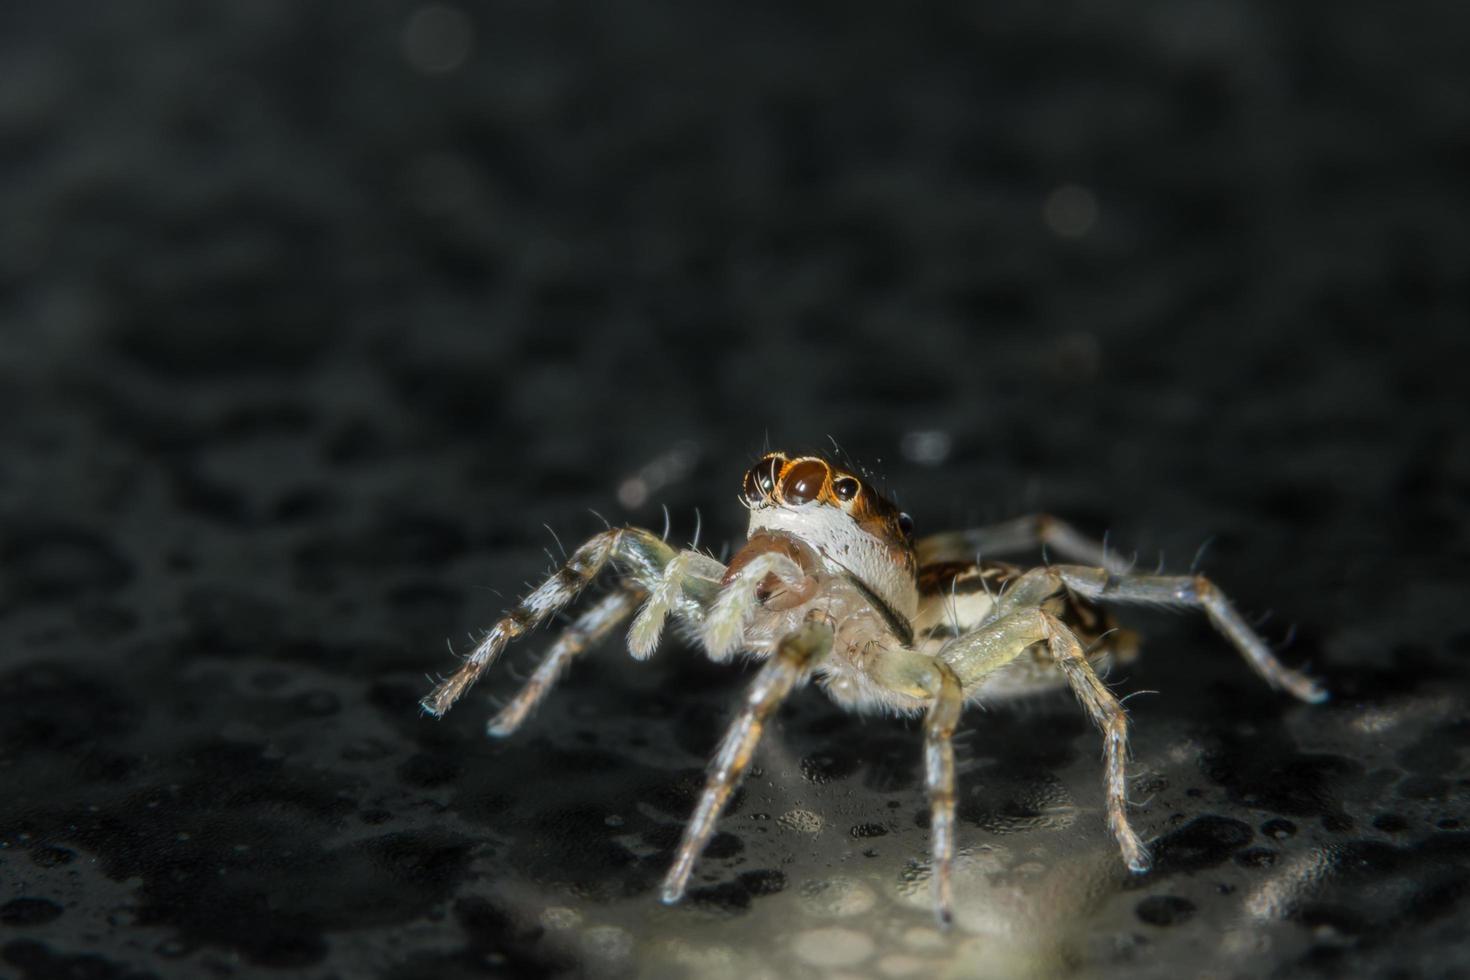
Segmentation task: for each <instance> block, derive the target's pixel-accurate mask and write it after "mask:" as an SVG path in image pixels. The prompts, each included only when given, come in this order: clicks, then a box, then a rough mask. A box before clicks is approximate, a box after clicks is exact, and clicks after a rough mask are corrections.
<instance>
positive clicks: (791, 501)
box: [742, 453, 918, 568]
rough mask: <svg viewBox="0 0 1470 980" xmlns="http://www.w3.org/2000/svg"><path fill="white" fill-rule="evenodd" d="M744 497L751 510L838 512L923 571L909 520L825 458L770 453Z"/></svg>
mask: <svg viewBox="0 0 1470 980" xmlns="http://www.w3.org/2000/svg"><path fill="white" fill-rule="evenodd" d="M742 497H743V499H744V501H745V503H746V505H747V506H749V507H802V506H806V505H808V504H816V505H819V506H823V507H835V508H837V509H838V510H840V511H842V512H844V513H846V514H847V515H848V516H849V517H851V518H852V520H853V522H854V523H856V524H857V525H858V526H859V527H860V528H862V529H863V530H864V531H866V532H867V533H868V534H871V535H872V536H873V537H875V538H878V539H879V540H881V541H883V542H885V543H886V544H888V545H889V547H890V548H892V549H893V550H894V552H895V555H896V556H898V557H899V558H900V559H901V560H902V561H903V562H904V563H905V564H907V565H908V566H909V567H911V568H916V567H917V565H918V563H917V560H916V559H915V558H914V551H913V543H914V525H913V520H912V519H911V518H910V517H909V515H907V514H905V513H903V512H902V511H900V510H899V509H898V507H897V506H895V505H894V504H893V502H892V501H890V500H889V499H888V498H887V497H884V496H883V495H882V494H881V493H879V492H878V491H877V490H876V489H875V488H874V487H872V486H869V485H868V484H867V483H866V482H864V481H863V480H862V479H861V478H860V477H858V476H857V475H855V474H853V473H849V472H847V471H846V470H842V469H838V468H837V467H835V466H833V465H832V464H831V463H830V462H828V461H827V460H825V459H823V458H821V457H820V456H798V457H796V458H789V457H787V456H786V454H785V453H767V454H766V455H764V456H762V457H761V459H760V461H759V462H757V463H756V464H755V465H754V466H752V467H751V468H750V470H749V471H747V472H746V474H745V484H744V492H743V494H742Z"/></svg>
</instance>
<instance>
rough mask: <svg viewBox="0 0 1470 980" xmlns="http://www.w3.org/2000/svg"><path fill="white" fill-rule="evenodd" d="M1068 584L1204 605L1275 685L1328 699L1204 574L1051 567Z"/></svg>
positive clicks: (1088, 593)
mask: <svg viewBox="0 0 1470 980" xmlns="http://www.w3.org/2000/svg"><path fill="white" fill-rule="evenodd" d="M1047 571H1048V572H1050V573H1051V574H1052V575H1054V576H1055V578H1056V582H1057V585H1058V587H1061V586H1065V587H1067V588H1069V589H1071V590H1072V591H1073V592H1076V593H1077V594H1078V595H1080V596H1083V597H1084V598H1087V599H1091V600H1094V601H1096V602H1134V603H1143V604H1152V605H1168V606H1190V607H1193V608H1195V609H1202V610H1204V613H1205V615H1206V616H1208V617H1209V619H1210V624H1211V625H1212V626H1214V627H1215V629H1217V630H1219V631H1220V632H1221V633H1223V634H1224V635H1225V638H1226V639H1228V640H1229V641H1230V642H1231V644H1232V645H1233V646H1234V647H1235V649H1236V650H1238V651H1240V654H1241V656H1243V657H1245V659H1246V661H1247V662H1249V663H1250V665H1251V666H1252V667H1253V668H1255V671H1256V673H1258V674H1260V675H1261V677H1263V678H1265V680H1266V683H1267V684H1270V685H1271V686H1272V687H1277V688H1281V689H1283V690H1285V691H1286V692H1287V693H1289V694H1291V695H1293V696H1295V697H1297V698H1300V699H1301V700H1303V701H1306V702H1309V703H1311V704H1320V703H1321V702H1323V701H1326V700H1327V697H1328V694H1327V689H1326V688H1325V687H1323V686H1322V685H1321V684H1318V683H1317V682H1316V681H1314V680H1313V679H1312V678H1310V677H1308V676H1307V675H1306V674H1303V673H1301V672H1300V671H1297V670H1293V669H1291V668H1290V667H1288V666H1286V665H1285V664H1283V663H1282V662H1281V661H1280V660H1278V659H1276V654H1274V653H1273V652H1271V648H1270V647H1269V646H1267V645H1266V641H1265V640H1263V639H1261V637H1260V636H1259V635H1258V634H1257V633H1256V631H1255V630H1253V629H1251V628H1250V626H1248V625H1247V624H1246V621H1245V620H1244V619H1242V618H1241V616H1240V613H1239V612H1237V611H1236V609H1235V607H1234V606H1233V605H1231V603H1230V600H1229V599H1228V598H1226V597H1225V593H1223V592H1221V591H1220V589H1219V588H1218V587H1217V586H1216V585H1215V584H1214V583H1213V582H1211V581H1210V580H1209V579H1207V578H1205V577H1204V576H1203V575H1114V574H1112V573H1110V572H1108V571H1107V570H1106V569H1102V568H1084V567H1082V566H1080V565H1053V566H1052V567H1051V568H1049V569H1047Z"/></svg>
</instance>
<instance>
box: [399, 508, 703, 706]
mask: <svg viewBox="0 0 1470 980" xmlns="http://www.w3.org/2000/svg"><path fill="white" fill-rule="evenodd" d="M674 553H675V552H674V549H673V548H671V547H670V546H669V545H667V544H665V543H664V542H663V541H662V540H660V539H659V538H658V537H657V536H656V535H654V534H653V533H652V532H650V531H645V530H643V529H642V528H633V527H621V528H614V529H612V530H608V531H603V532H601V533H599V534H595V535H593V536H592V537H591V538H589V539H588V540H587V542H586V543H585V544H583V545H582V546H581V547H580V548H578V549H577V550H576V551H575V552H573V554H572V556H571V557H570V558H568V559H567V562H566V564H564V565H562V566H561V567H560V568H558V569H557V570H556V571H555V572H553V573H552V574H551V576H550V577H548V578H547V579H546V581H544V582H542V583H541V585H539V586H538V587H537V588H535V589H534V590H532V591H531V592H530V594H528V595H527V596H526V597H525V598H524V599H522V600H521V601H520V602H519V603H517V604H516V605H515V607H514V608H512V609H511V610H510V611H509V612H508V613H506V614H505V616H504V617H502V618H501V620H500V621H499V622H497V623H496V624H495V625H494V626H492V627H490V630H489V632H487V633H486V634H485V638H484V639H482V640H481V641H480V643H479V645H478V646H476V647H475V649H474V650H473V651H471V652H470V655H469V657H468V658H466V660H465V662H464V663H463V664H462V665H461V666H460V668H459V669H458V670H457V671H455V672H454V673H453V674H451V675H450V676H449V677H448V678H447V679H446V680H444V681H442V682H441V683H440V684H439V685H438V686H437V687H435V688H434V690H433V691H432V692H430V694H429V695H428V697H426V698H424V699H423V700H422V701H421V702H419V704H420V705H421V706H422V707H423V709H424V711H426V712H428V713H429V714H431V715H436V716H437V715H443V714H444V712H446V711H448V710H449V708H450V706H451V705H453V704H454V702H455V701H457V700H458V699H459V698H460V696H461V695H463V694H464V692H465V691H467V690H468V689H469V687H470V685H472V684H474V683H475V681H477V680H479V678H480V675H481V674H483V673H484V672H485V670H486V669H487V668H488V667H489V666H490V665H491V664H493V663H494V662H495V660H496V658H497V657H499V656H500V654H501V652H502V651H503V650H504V649H505V647H506V645H507V644H508V643H510V641H511V640H514V639H516V638H517V637H520V636H523V635H524V634H526V633H528V632H530V631H531V630H533V629H535V628H536V627H538V626H540V625H541V624H542V623H544V622H546V620H547V619H549V618H551V616H552V615H553V614H554V613H556V612H557V611H559V610H561V609H563V608H565V607H566V605H567V604H568V603H570V602H571V601H572V600H573V599H575V598H576V597H577V596H578V594H580V593H581V591H582V590H583V589H584V588H586V586H587V584H588V583H589V582H591V581H592V580H593V579H595V578H596V577H597V575H598V573H599V572H601V571H602V570H603V568H604V567H606V565H607V563H608V562H609V561H611V560H614V559H616V560H617V561H618V562H619V563H621V564H623V565H625V566H626V567H627V569H628V572H629V576H630V577H631V578H632V579H633V580H634V581H636V582H638V583H639V584H640V585H643V586H644V587H645V588H651V587H652V586H653V584H654V582H655V581H656V579H657V574H658V572H659V571H660V570H661V569H662V568H663V567H664V566H665V565H667V564H668V562H669V560H670V559H671V558H673V557H674Z"/></svg>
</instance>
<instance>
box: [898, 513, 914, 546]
mask: <svg viewBox="0 0 1470 980" xmlns="http://www.w3.org/2000/svg"><path fill="white" fill-rule="evenodd" d="M898 529H899V531H901V532H903V536H904V540H906V541H912V540H914V519H913V518H912V517H910V516H909V515H907V514H899V515H898Z"/></svg>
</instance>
